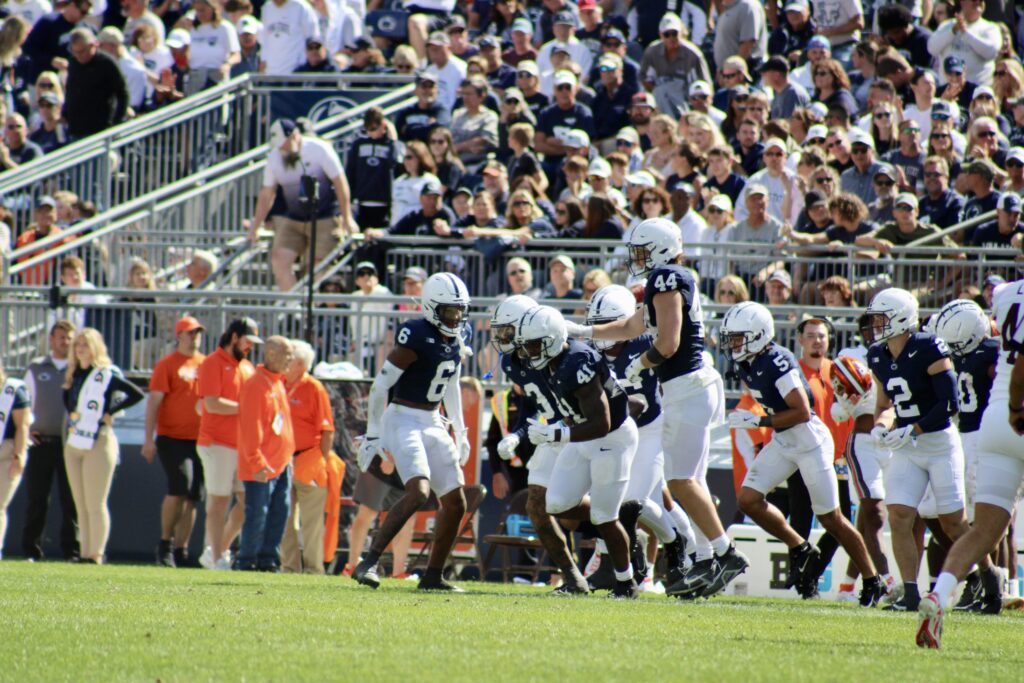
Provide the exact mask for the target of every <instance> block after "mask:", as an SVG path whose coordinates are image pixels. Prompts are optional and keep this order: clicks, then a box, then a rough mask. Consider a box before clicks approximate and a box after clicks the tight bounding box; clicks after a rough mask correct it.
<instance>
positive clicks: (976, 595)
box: [953, 572, 982, 612]
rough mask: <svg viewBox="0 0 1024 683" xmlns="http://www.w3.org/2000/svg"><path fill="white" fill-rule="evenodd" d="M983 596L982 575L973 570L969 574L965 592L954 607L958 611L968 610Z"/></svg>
mask: <svg viewBox="0 0 1024 683" xmlns="http://www.w3.org/2000/svg"><path fill="white" fill-rule="evenodd" d="M981 598H982V585H981V577H980V576H978V573H977V572H971V573H970V574H968V575H967V582H966V583H965V584H964V592H963V593H961V594H960V601H959V602H957V603H956V606H954V607H953V609H954V610H956V611H958V612H966V611H967V610H969V609H971V606H972V605H973V604H974V603H976V602H978V601H979V600H981Z"/></svg>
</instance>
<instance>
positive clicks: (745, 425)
mask: <svg viewBox="0 0 1024 683" xmlns="http://www.w3.org/2000/svg"><path fill="white" fill-rule="evenodd" d="M728 419H729V427H731V428H732V429H757V428H758V427H760V426H761V416H760V415H755V414H754V413H752V412H750V411H749V410H734V411H732V412H731V413H729V417H728Z"/></svg>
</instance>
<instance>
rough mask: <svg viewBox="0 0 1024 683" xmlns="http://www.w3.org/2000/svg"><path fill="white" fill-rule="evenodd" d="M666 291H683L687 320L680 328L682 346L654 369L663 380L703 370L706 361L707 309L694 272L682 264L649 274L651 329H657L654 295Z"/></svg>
mask: <svg viewBox="0 0 1024 683" xmlns="http://www.w3.org/2000/svg"><path fill="white" fill-rule="evenodd" d="M666 292H679V294H680V295H681V296H682V298H683V323H682V329H681V330H680V332H679V348H678V349H677V350H676V352H675V353H674V354H672V356H671V357H670V358H669V359H668V360H666V361H665V362H664V363H662V364H661V365H659V366H657V367H656V368H655V370H654V372H655V374H656V375H657V376H658V379H659V380H661V381H662V382H667V381H668V380H670V379H674V378H676V377H679V376H680V375H686V374H689V373H691V372H694V371H695V370H699V369H700V367H701V366H702V365H703V364H704V357H703V355H702V354H703V353H704V312H703V311H702V310H701V306H700V293H699V292H698V291H697V283H696V282H694V280H693V275H691V274H690V272H689V271H688V270H686V269H685V268H683V267H682V266H677V265H668V266H659V267H658V268H655V269H654V270H652V271H651V272H650V273H649V274H648V276H647V285H646V286H645V287H644V313H645V314H646V316H647V329H649V330H656V329H657V327H658V316H657V314H656V312H655V310H654V297H655V295H657V294H664V293H666Z"/></svg>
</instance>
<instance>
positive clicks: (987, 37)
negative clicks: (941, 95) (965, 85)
mask: <svg viewBox="0 0 1024 683" xmlns="http://www.w3.org/2000/svg"><path fill="white" fill-rule="evenodd" d="M984 11H985V0H961V2H960V12H959V13H958V14H957V15H956V16H954V17H953V18H952V19H947V20H946V21H944V22H943V23H942V25H941V26H939V27H938V28H937V29H935V33H933V34H932V37H931V38H929V39H928V51H929V52H931V53H932V56H933V57H934V58H935V63H936V64H940V63H942V62H943V61H944V60H945V59H946V57H948V56H950V55H955V56H957V57H959V58H960V59H962V60H963V62H964V74H965V76H966V78H967V80H968V81H969V82H971V83H977V84H978V85H992V74H993V72H994V71H995V59H996V56H997V55H998V54H999V49H1000V48H1001V47H1002V46H1003V34H1002V32H1001V31H1000V30H999V26H998V25H997V24H993V23H992V22H991V21H988V20H987V19H984V18H982V16H981V14H982V12H984ZM939 78H940V80H941V82H942V83H945V82H946V76H945V74H944V73H941V72H940V74H939Z"/></svg>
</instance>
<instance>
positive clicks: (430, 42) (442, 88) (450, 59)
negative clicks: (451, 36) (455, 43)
mask: <svg viewBox="0 0 1024 683" xmlns="http://www.w3.org/2000/svg"><path fill="white" fill-rule="evenodd" d="M427 58H428V59H429V60H430V64H431V67H432V68H433V69H434V71H436V72H437V101H438V103H439V104H440V105H441V106H442V107H444V108H445V109H447V110H449V111H451V110H452V108H454V107H455V100H456V99H458V97H459V86H460V85H461V84H462V81H463V80H465V78H466V63H465V62H464V61H462V60H461V59H459V58H458V57H456V56H455V55H453V54H452V51H451V42H450V41H449V40H448V34H447V33H445V32H444V31H434V32H433V33H431V34H430V38H428V39H427Z"/></svg>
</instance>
